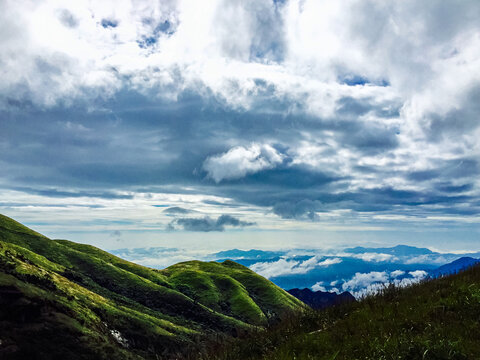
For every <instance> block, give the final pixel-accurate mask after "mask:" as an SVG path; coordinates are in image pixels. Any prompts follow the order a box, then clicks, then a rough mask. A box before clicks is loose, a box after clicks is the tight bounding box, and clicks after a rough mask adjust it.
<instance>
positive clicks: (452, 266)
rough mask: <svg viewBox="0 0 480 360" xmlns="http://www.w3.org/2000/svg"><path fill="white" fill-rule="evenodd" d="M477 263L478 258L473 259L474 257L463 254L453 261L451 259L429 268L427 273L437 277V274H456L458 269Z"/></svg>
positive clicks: (478, 261)
mask: <svg viewBox="0 0 480 360" xmlns="http://www.w3.org/2000/svg"><path fill="white" fill-rule="evenodd" d="M478 263H480V259H474V258H471V257H468V256H465V257H461V258H460V259H457V260H455V261H452V262H451V263H448V264H445V265H442V266H440V267H438V268H436V269H434V270H431V271H430V272H429V275H430V276H431V277H438V276H444V275H450V274H456V273H458V272H459V271H462V270H465V269H467V268H469V267H471V266H473V265H475V264H478Z"/></svg>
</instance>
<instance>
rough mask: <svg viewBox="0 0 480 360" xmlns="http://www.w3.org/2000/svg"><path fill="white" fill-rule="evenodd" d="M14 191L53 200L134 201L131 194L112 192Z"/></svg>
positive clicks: (21, 188)
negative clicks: (97, 199)
mask: <svg viewBox="0 0 480 360" xmlns="http://www.w3.org/2000/svg"><path fill="white" fill-rule="evenodd" d="M11 189H13V190H17V191H22V192H26V193H29V194H35V195H42V196H47V197H53V198H69V197H73V198H79V197H91V198H102V199H133V195H130V194H118V193H114V192H110V191H95V190H91V191H82V190H78V191H66V190H58V189H34V188H29V187H19V186H17V187H11Z"/></svg>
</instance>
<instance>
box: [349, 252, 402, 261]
mask: <svg viewBox="0 0 480 360" xmlns="http://www.w3.org/2000/svg"><path fill="white" fill-rule="evenodd" d="M351 257H354V258H357V259H362V260H363V261H373V262H382V261H397V260H398V258H397V257H396V256H393V255H391V254H382V253H362V254H352V255H351Z"/></svg>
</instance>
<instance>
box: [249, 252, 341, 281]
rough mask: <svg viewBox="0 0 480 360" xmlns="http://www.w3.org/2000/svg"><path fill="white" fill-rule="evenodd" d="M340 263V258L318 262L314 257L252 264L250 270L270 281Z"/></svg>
mask: <svg viewBox="0 0 480 360" xmlns="http://www.w3.org/2000/svg"><path fill="white" fill-rule="evenodd" d="M341 262H342V259H340V258H327V259H325V260H320V261H319V259H318V258H317V257H316V256H313V257H311V258H309V259H307V260H304V261H298V260H293V259H290V260H288V259H285V258H282V259H279V260H278V261H274V262H259V263H256V264H253V265H252V266H250V270H253V271H255V272H256V273H258V274H260V275H262V276H264V277H266V278H267V279H270V278H274V277H277V276H282V275H294V274H306V273H308V272H309V271H311V270H313V269H315V268H318V267H328V266H330V265H334V264H339V263H341Z"/></svg>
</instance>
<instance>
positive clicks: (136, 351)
mask: <svg viewBox="0 0 480 360" xmlns="http://www.w3.org/2000/svg"><path fill="white" fill-rule="evenodd" d="M305 308H306V306H305V305H304V304H303V303H302V302H301V301H299V300H297V299H296V298H295V297H293V296H291V295H290V294H288V293H287V292H286V291H284V290H282V289H280V288H279V287H277V286H276V285H274V284H273V283H272V282H270V281H268V280H266V279H265V278H263V277H261V276H259V275H257V274H255V273H254V272H253V271H251V270H249V269H248V268H246V267H244V266H242V265H239V264H237V263H235V262H233V261H225V262H223V263H214V262H211V263H205V262H200V261H190V262H184V263H180V264H176V265H173V266H171V267H169V268H167V269H164V270H155V269H150V268H147V267H144V266H140V265H137V264H134V263H131V262H128V261H126V260H122V259H120V258H118V257H116V256H113V255H111V254H109V253H107V252H105V251H102V250H100V249H98V248H95V247H93V246H89V245H82V244H77V243H74V242H71V241H67V240H51V239H48V238H47V237H45V236H43V235H41V234H39V233H37V232H35V231H33V230H31V229H29V228H27V227H25V226H23V225H22V224H20V223H18V222H16V221H14V220H12V219H10V218H8V217H6V216H3V215H0V358H2V359H27V358H28V359H67V358H68V359H112V358H115V359H117V358H118V359H120V358H121V359H142V358H144V359H158V358H167V359H168V358H179V357H186V356H189V355H188V354H192V353H195V352H199V351H201V350H202V346H204V344H208V343H209V342H212V341H214V340H215V341H217V340H218V338H222V337H225V338H228V337H231V336H237V335H238V334H242V333H248V332H250V331H254V330H255V331H258V330H256V329H259V328H264V327H265V326H267V325H269V324H273V323H275V322H278V321H279V320H281V319H282V318H285V317H289V316H291V314H292V313H295V312H301V311H303V310H304V309H305Z"/></svg>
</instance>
